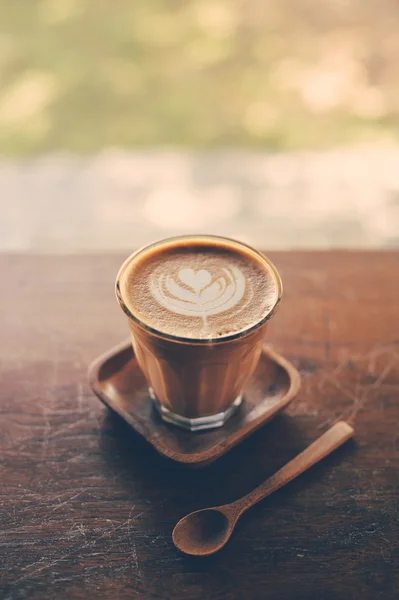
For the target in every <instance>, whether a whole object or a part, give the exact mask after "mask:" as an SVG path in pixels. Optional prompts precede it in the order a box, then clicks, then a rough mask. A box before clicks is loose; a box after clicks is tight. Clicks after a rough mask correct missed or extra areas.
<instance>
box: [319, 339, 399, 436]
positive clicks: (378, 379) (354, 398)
mask: <svg viewBox="0 0 399 600" xmlns="http://www.w3.org/2000/svg"><path fill="white" fill-rule="evenodd" d="M385 355H386V364H385V366H384V367H383V368H382V371H381V372H380V373H379V374H378V375H377V373H376V362H377V359H379V358H380V359H381V358H385ZM363 362H365V363H366V368H365V369H361V368H359V369H358V373H359V378H360V376H361V374H362V373H363V374H366V375H368V376H369V377H372V378H374V381H372V382H370V383H369V382H367V383H362V382H361V381H360V379H359V380H358V381H356V382H354V384H353V385H354V391H352V390H351V389H348V388H347V387H344V386H343V385H341V383H340V380H341V379H343V377H342V372H343V371H344V370H345V369H348V368H349V367H350V365H358V364H359V363H360V364H361V363H363ZM397 366H399V354H398V353H397V351H396V344H388V345H387V344H385V345H383V346H379V345H377V346H375V347H374V348H373V349H372V350H371V351H370V352H368V353H366V354H347V355H346V356H344V357H342V359H341V360H340V361H339V363H338V364H337V366H336V367H335V368H334V369H333V371H331V372H330V373H328V372H327V373H325V374H324V376H323V377H322V378H321V380H320V381H319V384H318V389H319V391H320V392H322V390H323V388H324V385H325V383H326V382H329V383H330V384H331V385H333V386H334V387H335V389H337V390H338V391H339V392H340V393H341V394H342V395H343V396H344V397H346V398H347V399H348V400H350V402H351V404H350V405H349V406H347V407H346V408H345V410H343V411H342V412H341V413H340V414H339V415H338V416H335V417H334V419H331V418H329V419H327V420H325V421H324V422H323V423H321V424H320V425H319V426H318V429H321V428H323V427H325V426H326V425H327V424H329V423H330V422H331V421H332V420H337V421H339V420H342V419H345V420H347V421H349V422H351V423H352V424H353V422H354V420H355V417H356V415H357V414H358V412H359V411H360V410H362V409H363V408H364V407H365V406H366V404H367V403H368V402H369V401H370V400H371V399H372V397H373V392H375V391H376V390H378V389H380V388H381V387H382V386H383V385H384V383H385V381H386V379H387V378H388V376H389V375H390V374H391V372H392V371H393V370H394V369H395V367H397ZM397 388H398V391H399V385H397Z"/></svg>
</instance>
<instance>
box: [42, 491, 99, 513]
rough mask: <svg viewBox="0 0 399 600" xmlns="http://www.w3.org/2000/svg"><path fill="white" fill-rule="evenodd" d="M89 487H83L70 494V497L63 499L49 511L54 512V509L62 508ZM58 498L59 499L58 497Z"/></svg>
mask: <svg viewBox="0 0 399 600" xmlns="http://www.w3.org/2000/svg"><path fill="white" fill-rule="evenodd" d="M89 489H90V488H85V489H83V490H79V492H77V493H76V494H73V496H71V497H70V498H68V499H67V500H64V502H60V503H59V504H58V505H57V506H55V507H54V508H53V509H52V510H51V511H50V512H54V511H56V510H59V509H60V508H62V507H63V506H65V505H66V504H68V503H69V502H71V501H72V500H75V498H77V497H78V496H80V495H81V494H84V493H85V492H87V490H89ZM58 500H59V499H58Z"/></svg>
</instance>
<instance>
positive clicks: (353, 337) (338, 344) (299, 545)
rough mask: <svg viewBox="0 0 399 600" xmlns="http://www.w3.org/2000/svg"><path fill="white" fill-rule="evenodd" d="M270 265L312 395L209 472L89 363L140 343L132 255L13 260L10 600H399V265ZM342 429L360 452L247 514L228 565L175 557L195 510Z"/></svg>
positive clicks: (276, 339)
mask: <svg viewBox="0 0 399 600" xmlns="http://www.w3.org/2000/svg"><path fill="white" fill-rule="evenodd" d="M127 254H128V252H126V254H125V255H127ZM270 257H271V258H272V260H273V261H274V262H275V263H276V266H277V267H278V268H279V270H280V271H281V273H282V277H283V281H284V286H285V297H284V299H283V302H282V306H281V309H280V310H279V312H278V313H277V315H276V317H275V319H274V320H273V321H272V322H271V325H270V329H269V341H272V342H273V343H274V345H275V347H276V349H277V350H278V351H279V352H281V353H283V354H284V355H285V356H286V357H287V358H288V359H290V360H291V361H292V362H293V363H294V364H295V365H296V366H297V368H298V369H299V370H300V372H301V375H302V388H301V391H300V393H299V395H298V396H297V398H296V399H295V400H294V401H293V402H292V404H291V405H290V406H289V407H288V409H287V411H286V412H285V414H284V415H283V416H279V417H277V418H276V419H275V420H273V421H272V422H271V423H269V424H267V425H266V426H265V427H263V428H262V429H260V430H259V431H258V432H256V433H255V434H254V436H251V438H249V439H248V440H246V441H245V442H243V444H242V445H240V446H239V447H237V448H235V449H233V450H232V451H231V452H229V453H228V454H227V455H226V456H224V457H222V458H221V459H220V460H219V461H217V462H216V463H214V464H212V465H210V466H209V467H207V468H205V469H203V470H200V471H196V470H193V471H187V470H186V469H185V468H184V467H180V466H179V465H175V464H173V463H169V462H167V461H166V460H164V459H162V458H161V457H159V456H158V454H157V453H156V452H155V451H154V450H152V449H151V448H149V447H148V445H147V444H146V443H145V442H144V441H143V440H141V439H140V438H139V436H135V435H133V434H132V432H131V430H130V428H129V427H128V426H127V425H125V424H124V423H123V422H122V421H121V420H120V419H118V418H117V417H112V416H111V415H110V414H109V413H108V412H107V411H106V409H105V408H104V407H102V406H101V404H100V403H99V401H98V399H97V398H95V396H94V394H92V392H91V391H90V389H89V386H88V383H87V380H86V372H87V366H88V364H89V363H90V362H91V361H92V360H93V358H95V357H96V356H97V355H98V354H100V353H101V352H103V351H106V350H107V349H108V348H110V347H111V346H113V345H114V344H117V343H118V342H119V341H121V340H123V339H124V337H125V336H126V332H127V329H126V323H125V321H124V318H123V315H122V314H121V312H120V310H119V307H118V306H117V304H116V300H115V298H114V293H113V282H114V276H115V273H116V271H117V269H118V267H119V265H120V264H121V262H122V259H123V258H124V257H123V256H96V257H89V256H85V257H83V256H82V257H78V256H75V257H44V256H42V257H34V256H29V257H23V256H20V257H19V256H2V257H0V268H1V273H2V278H3V286H2V293H1V296H0V319H1V322H0V334H1V337H0V339H1V346H0V361H1V363H0V364H1V388H0V409H1V415H2V418H1V421H0V446H1V448H0V451H1V463H2V464H1V483H2V485H1V488H0V494H1V496H0V511H1V513H0V528H1V536H0V564H1V578H0V597H3V598H5V599H7V600H19V599H21V600H22V599H27V598H29V599H31V598H32V599H35V600H36V599H37V600H47V599H48V600H53V599H54V598H61V599H63V598H65V599H70V600H75V599H76V600H78V599H82V598H85V599H86V598H104V599H109V600H111V599H112V600H119V599H121V600H122V599H123V600H124V599H125V598H126V599H127V598H129V599H132V598H133V599H135V598H140V599H143V598H144V599H160V600H169V599H172V598H173V599H174V600H176V599H180V598H182V599H185V600H186V599H187V600H192V599H199V598H210V599H212V600H220V599H223V600H224V599H237V600H238V599H240V600H241V598H249V599H251V600H252V599H253V600H257V599H259V600H261V599H262V600H263V599H264V598H265V597H267V598H268V599H269V598H271V599H276V600H280V599H284V600H286V599H287V600H291V599H295V600H309V599H310V598H318V599H320V600H342V599H345V600H347V599H352V598H353V599H358V598H362V599H366V600H368V599H373V600H374V599H375V598H383V599H384V600H385V599H391V598H396V597H397V596H398V593H399V584H398V569H399V558H398V533H399V526H398V516H399V515H398V491H399V482H398V473H399V469H398V462H399V461H398V457H399V447H398V442H399V433H398V432H399V334H398V332H399V309H398V305H399V302H398V300H399V292H398V281H399V254H398V253H390V252H387V253H358V252H351V253H346V252H334V253H327V252H326V253H323V252H312V253H302V252H301V253H289V252H287V253H273V254H270ZM342 419H344V420H347V421H349V422H350V423H351V424H353V425H354V426H355V429H356V441H355V442H353V441H349V442H348V443H347V444H346V445H345V446H343V447H342V448H340V449H338V450H337V451H336V452H335V453H334V454H333V455H331V456H330V457H328V458H326V459H325V460H324V461H323V463H321V464H320V465H316V466H315V467H313V468H312V469H311V470H310V471H309V472H308V473H305V474H303V475H302V476H301V477H300V478H299V479H297V480H295V481H293V482H291V483H290V484H289V485H288V486H287V487H285V488H284V489H282V490H279V491H277V492H276V493H275V494H273V496H271V497H270V498H268V499H266V500H265V501H264V502H261V503H260V504H259V505H257V506H255V507H254V508H253V509H252V510H251V511H249V512H248V513H246V514H245V515H243V517H242V519H240V522H239V524H238V526H237V530H236V532H235V533H234V536H233V538H232V539H231V541H230V542H229V544H228V545H227V546H226V548H224V549H223V550H222V551H221V552H220V553H218V554H216V555H215V556H211V557H209V558H205V559H200V558H194V557H187V556H184V555H182V554H180V553H179V552H178V551H177V550H176V549H175V548H174V546H173V542H172V540H171V532H172V529H173V526H174V524H175V523H176V522H177V521H178V520H179V519H180V518H181V517H182V516H183V515H184V514H187V513H188V512H191V511H193V510H196V509H199V508H202V507H205V506H212V505H219V504H224V503H226V502H231V501H232V500H234V499H235V498H237V497H240V496H243V495H244V494H246V493H247V492H249V491H250V490H251V489H253V488H254V487H255V486H256V485H258V484H259V483H260V482H261V481H263V480H264V479H265V478H266V477H267V476H269V475H271V474H272V473H273V472H274V471H276V470H277V469H278V468H279V467H281V466H282V465H283V464H285V463H286V462H288V461H289V460H290V459H291V458H293V456H295V455H296V454H297V453H298V452H300V451H301V450H303V449H304V448H305V446H306V445H307V444H308V443H310V442H311V441H312V440H314V439H315V437H317V436H318V435H319V434H320V433H322V432H323V431H324V430H325V429H327V428H328V426H330V425H331V424H333V423H334V422H335V421H338V420H342Z"/></svg>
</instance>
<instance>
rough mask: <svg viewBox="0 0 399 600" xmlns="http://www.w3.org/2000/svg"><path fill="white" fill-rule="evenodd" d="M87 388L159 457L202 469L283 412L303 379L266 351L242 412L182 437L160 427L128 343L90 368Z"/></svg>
mask: <svg viewBox="0 0 399 600" xmlns="http://www.w3.org/2000/svg"><path fill="white" fill-rule="evenodd" d="M89 382H90V385H91V387H92V389H93V391H94V392H95V394H96V395H97V396H98V397H99V398H100V400H101V401H102V402H104V404H105V405H106V406H108V407H109V408H110V409H111V410H113V411H115V412H116V413H117V414H118V415H119V416H120V417H122V419H124V420H125V421H126V422H127V423H129V425H131V426H132V427H133V429H134V430H135V431H137V432H138V433H139V434H140V435H142V436H143V437H144V438H145V439H146V440H147V441H148V442H149V443H150V444H152V445H153V446H154V448H155V449H156V450H157V451H158V452H159V453H160V454H162V455H164V456H167V457H168V458H170V459H172V460H174V461H177V462H179V463H184V464H187V465H192V466H204V465H206V464H209V463H211V462H213V461H214V460H216V459H217V458H219V457H220V456H222V454H224V453H225V452H227V451H228V450H230V449H231V448H232V447H233V446H235V445H236V444H238V443H239V442H241V441H242V440H244V439H245V438H246V437H248V436H249V435H250V434H251V433H253V432H254V431H255V430H256V429H258V428H259V427H260V426H261V425H263V424H264V423H266V422H267V421H269V420H270V419H271V418H272V417H273V416H274V415H275V414H276V413H278V412H280V411H281V410H282V409H283V408H285V407H286V406H287V405H288V403H289V402H290V401H291V400H292V399H293V397H294V396H295V394H296V393H297V392H298V390H299V387H300V375H299V373H298V371H297V370H296V369H295V367H294V366H293V365H292V364H291V363H290V362H289V361H288V360H286V359H285V358H283V357H282V356H281V355H280V354H278V353H277V352H275V351H274V350H273V349H272V348H270V347H267V346H265V347H264V349H263V352H262V355H261V358H260V360H259V364H258V366H257V368H256V371H255V373H254V375H253V377H252V379H251V381H250V382H249V384H248V385H247V387H246V389H245V391H244V402H243V403H242V405H241V407H240V409H239V410H238V411H237V413H236V414H234V415H233V416H232V417H231V418H230V419H229V420H228V421H227V422H226V423H225V425H223V427H220V428H219V429H211V430H207V431H202V432H190V431H184V430H183V429H180V428H178V427H174V426H173V425H168V424H166V423H164V421H162V419H161V417H160V416H159V414H158V413H157V411H156V410H155V409H154V407H153V405H152V403H151V400H150V399H149V396H148V390H147V384H146V381H145V379H144V376H143V375H142V373H141V371H140V368H139V366H138V364H137V361H136V359H135V356H134V353H133V348H132V345H131V343H130V341H129V342H124V343H123V344H120V345H119V346H117V347H115V348H112V349H111V350H110V351H109V352H107V353H106V354H103V355H102V356H100V357H99V358H98V359H97V360H95V361H94V362H93V363H92V364H91V365H90V368H89Z"/></svg>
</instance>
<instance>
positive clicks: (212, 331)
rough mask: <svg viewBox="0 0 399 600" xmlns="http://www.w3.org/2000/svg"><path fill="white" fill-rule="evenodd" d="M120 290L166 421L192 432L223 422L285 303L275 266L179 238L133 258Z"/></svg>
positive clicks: (221, 241) (205, 239) (217, 242)
mask: <svg viewBox="0 0 399 600" xmlns="http://www.w3.org/2000/svg"><path fill="white" fill-rule="evenodd" d="M116 293H117V298H118V301H119V303H120V305H121V307H122V309H123V310H124V312H125V313H126V314H127V316H128V317H129V327H130V331H131V334H132V342H133V347H134V351H135V355H136V358H137V361H138V363H139V365H140V367H141V369H142V371H143V373H144V375H145V377H146V379H147V381H148V384H149V391H150V396H151V397H152V399H153V401H154V404H155V406H156V407H157V408H158V410H159V412H160V414H161V416H162V418H163V419H164V420H165V421H168V422H171V423H174V424H175V425H180V426H181V427H184V428H186V429H190V430H193V431H194V430H198V429H207V428H211V427H217V426H220V425H223V423H224V422H225V421H226V419H227V418H228V417H229V416H230V415H231V414H232V413H233V412H234V411H235V410H236V409H237V408H238V407H239V405H240V404H241V401H242V393H243V389H244V387H245V384H246V383H247V382H248V380H249V379H250V377H251V375H252V374H253V372H254V370H255V368H256V365H257V362H258V360H259V357H260V353H261V349H262V344H263V340H264V336H265V332H266V326H267V321H268V320H269V318H270V317H271V316H272V314H273V313H274V311H275V310H276V307H277V306H278V304H279V302H280V299H281V295H282V284H281V279H280V276H279V274H278V272H277V270H276V268H275V267H274V265H273V264H272V263H271V262H270V261H269V260H268V259H267V258H266V257H265V256H263V255H262V254H261V253H259V252H257V251H256V250H254V249H253V248H251V247H249V246H247V245H246V244H242V243H240V242H237V241H234V240H232V239H228V238H222V237H218V236H210V235H193V236H181V237H176V238H170V239H167V240H163V241H161V242H156V243H154V244H151V245H150V246H146V247H145V248H142V249H140V250H138V251H137V252H135V253H134V254H132V255H131V256H130V257H129V258H128V259H127V260H126V261H125V262H124V264H123V265H122V267H121V269H120V271H119V274H118V277H117V282H116Z"/></svg>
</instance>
